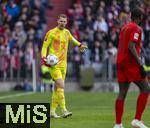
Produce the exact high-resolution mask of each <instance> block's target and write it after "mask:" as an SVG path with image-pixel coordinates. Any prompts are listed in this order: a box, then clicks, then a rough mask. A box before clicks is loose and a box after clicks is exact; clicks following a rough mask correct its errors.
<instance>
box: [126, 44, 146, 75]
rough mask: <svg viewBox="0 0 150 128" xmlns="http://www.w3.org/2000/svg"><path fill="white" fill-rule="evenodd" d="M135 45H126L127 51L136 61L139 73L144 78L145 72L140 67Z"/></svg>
mask: <svg viewBox="0 0 150 128" xmlns="http://www.w3.org/2000/svg"><path fill="white" fill-rule="evenodd" d="M135 45H136V44H135V43H134V42H130V43H129V45H128V48H129V51H130V53H131V54H132V55H133V57H134V58H135V60H136V61H137V63H138V64H139V65H140V72H141V75H142V77H145V76H146V71H145V70H144V67H143V65H142V62H141V60H140V58H139V56H138V54H137V51H136V48H135Z"/></svg>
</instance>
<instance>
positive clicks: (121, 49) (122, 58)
mask: <svg viewBox="0 0 150 128" xmlns="http://www.w3.org/2000/svg"><path fill="white" fill-rule="evenodd" d="M141 34H142V29H141V28H140V27H139V26H138V25H137V24H136V23H134V22H129V23H127V24H125V25H124V26H123V27H122V29H121V32H120V35H119V46H118V54H117V63H127V64H137V62H136V60H135V59H134V57H133V55H132V54H131V53H130V51H129V48H128V45H129V43H130V42H134V43H136V45H135V48H136V51H137V54H138V55H139V56H140V50H141Z"/></svg>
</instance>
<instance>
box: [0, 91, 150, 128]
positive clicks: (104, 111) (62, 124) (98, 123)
mask: <svg viewBox="0 0 150 128" xmlns="http://www.w3.org/2000/svg"><path fill="white" fill-rule="evenodd" d="M16 93H17V92H0V97H3V96H8V95H14V94H16ZM17 94H18V93H17ZM137 96H138V93H129V94H128V96H127V99H126V103H125V105H126V106H125V113H124V117H123V124H124V127H125V128H131V125H130V122H131V120H132V119H133V117H134V113H135V108H136V99H137ZM115 98H116V94H115V93H98V92H96V93H94V92H69V93H66V102H67V107H68V110H70V111H72V112H73V116H72V117H70V118H66V119H63V118H61V119H51V128H112V127H113V125H114V120H115V117H114V115H115V111H114V104H115ZM49 101H50V93H49V92H46V93H34V94H31V95H25V96H19V97H13V96H12V97H9V98H5V99H0V102H1V103H13V102H14V103H19V102H25V103H36V102H37V103H48V102H49ZM57 112H58V114H61V111H60V109H58V111H57ZM143 120H144V122H145V124H147V125H148V126H149V127H150V104H148V105H147V109H146V110H145V113H144V115H143Z"/></svg>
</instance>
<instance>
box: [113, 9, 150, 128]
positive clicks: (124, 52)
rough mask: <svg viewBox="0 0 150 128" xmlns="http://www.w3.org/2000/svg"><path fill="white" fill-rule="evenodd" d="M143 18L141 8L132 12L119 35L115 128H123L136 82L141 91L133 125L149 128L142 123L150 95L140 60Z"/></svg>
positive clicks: (139, 127) (149, 88) (138, 127)
mask: <svg viewBox="0 0 150 128" xmlns="http://www.w3.org/2000/svg"><path fill="white" fill-rule="evenodd" d="M142 18H143V13H142V11H141V10H140V9H139V8H135V9H133V10H132V11H131V19H132V21H131V22H129V23H127V24H125V25H124V26H123V27H122V29H121V32H120V35H119V47H118V55H117V78H118V83H119V94H118V97H117V99H116V104H115V110H116V124H115V126H114V128H123V125H122V116H123V112H124V100H125V98H126V94H127V92H128V89H129V86H130V83H131V82H134V83H135V84H136V85H137V87H138V88H139V90H140V94H139V96H138V99H137V107H136V114H135V117H134V119H133V121H132V122H131V125H132V126H133V127H136V128H148V127H147V126H145V125H144V123H143V122H142V121H141V117H142V114H143V112H144V109H145V107H146V103H147V99H148V96H149V93H150V87H149V86H148V81H147V78H146V72H145V70H144V68H143V65H142V61H141V59H140V50H141V47H142V43H141V35H142V29H141V27H140V26H139V24H140V22H141V21H142Z"/></svg>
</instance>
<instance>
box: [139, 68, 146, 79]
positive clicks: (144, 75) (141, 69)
mask: <svg viewBox="0 0 150 128" xmlns="http://www.w3.org/2000/svg"><path fill="white" fill-rule="evenodd" d="M140 73H141V76H142V77H143V78H144V77H146V71H145V69H144V67H143V65H141V66H140Z"/></svg>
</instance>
